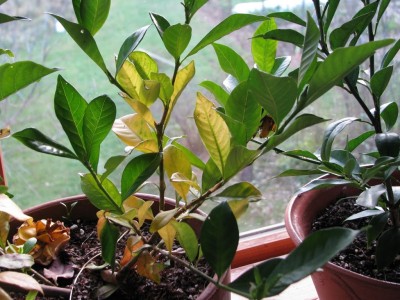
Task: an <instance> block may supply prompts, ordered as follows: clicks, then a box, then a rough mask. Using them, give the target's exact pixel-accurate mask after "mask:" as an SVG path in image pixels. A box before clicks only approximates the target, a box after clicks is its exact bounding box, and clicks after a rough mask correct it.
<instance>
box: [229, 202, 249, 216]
mask: <svg viewBox="0 0 400 300" xmlns="http://www.w3.org/2000/svg"><path fill="white" fill-rule="evenodd" d="M228 204H229V207H230V208H231V210H232V212H233V214H234V215H235V218H236V219H239V218H240V217H241V216H242V215H243V214H244V213H245V212H246V210H247V208H248V207H249V200H248V199H241V200H231V201H228Z"/></svg>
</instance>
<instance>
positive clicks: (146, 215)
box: [138, 201, 154, 227]
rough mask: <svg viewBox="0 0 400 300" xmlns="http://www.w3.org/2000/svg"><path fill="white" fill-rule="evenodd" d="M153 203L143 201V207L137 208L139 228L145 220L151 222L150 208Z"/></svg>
mask: <svg viewBox="0 0 400 300" xmlns="http://www.w3.org/2000/svg"><path fill="white" fill-rule="evenodd" d="M153 203H154V201H145V202H144V203H143V205H142V206H141V207H140V208H139V211H138V221H139V227H142V226H143V223H144V221H145V220H153V219H154V216H153V211H152V210H151V206H152V205H153Z"/></svg>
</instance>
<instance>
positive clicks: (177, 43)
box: [162, 24, 192, 60]
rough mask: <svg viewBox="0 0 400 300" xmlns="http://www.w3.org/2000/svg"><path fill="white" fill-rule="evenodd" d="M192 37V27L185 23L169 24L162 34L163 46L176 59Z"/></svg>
mask: <svg viewBox="0 0 400 300" xmlns="http://www.w3.org/2000/svg"><path fill="white" fill-rule="evenodd" d="M191 38H192V28H191V27H190V26H189V25H187V24H184V25H182V24H176V25H171V26H169V27H168V28H167V29H166V30H165V31H164V34H163V36H162V39H163V42H164V45H165V48H166V49H167V51H168V52H169V53H170V54H171V55H172V57H173V58H175V60H177V59H178V58H179V57H180V56H181V54H182V53H183V51H185V49H186V47H187V46H188V44H189V42H190V39H191Z"/></svg>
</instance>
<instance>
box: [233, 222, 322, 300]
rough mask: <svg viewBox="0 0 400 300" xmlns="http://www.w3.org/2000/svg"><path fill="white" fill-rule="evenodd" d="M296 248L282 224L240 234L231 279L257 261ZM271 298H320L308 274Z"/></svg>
mask: <svg viewBox="0 0 400 300" xmlns="http://www.w3.org/2000/svg"><path fill="white" fill-rule="evenodd" d="M293 249H294V244H293V243H292V241H291V240H290V238H289V235H288V234H287V232H286V229H285V228H284V226H283V224H277V225H274V226H269V227H265V228H261V229H257V230H254V231H251V232H246V233H244V234H243V235H242V236H241V239H240V243H239V247H238V250H237V253H236V256H235V258H234V261H233V263H232V271H231V280H235V279H236V278H237V277H239V276H240V275H241V274H242V273H243V272H245V271H246V270H248V269H249V268H251V267H252V266H254V265H255V264H257V263H259V262H262V261H264V260H267V259H269V258H273V257H277V256H282V255H286V254H288V253H289V252H290V251H292V250H293ZM244 299H245V298H243V297H241V296H238V295H235V294H232V297H231V300H244ZM268 299H269V300H293V299H296V300H317V299H318V296H317V292H316V291H315V288H314V284H313V282H312V280H311V277H307V278H305V279H303V280H301V281H299V282H297V283H295V284H292V285H291V286H290V287H289V288H287V289H286V290H285V291H283V292H282V293H281V294H279V295H278V296H274V297H270V298H268Z"/></svg>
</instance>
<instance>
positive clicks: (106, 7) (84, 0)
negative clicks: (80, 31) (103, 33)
mask: <svg viewBox="0 0 400 300" xmlns="http://www.w3.org/2000/svg"><path fill="white" fill-rule="evenodd" d="M110 6H111V0H81V1H80V22H79V24H81V25H82V26H84V27H85V28H86V29H87V30H89V32H90V33H91V35H92V36H94V35H95V34H96V32H97V31H99V30H100V28H101V27H102V26H103V25H104V23H105V21H106V20H107V17H108V13H109V11H110Z"/></svg>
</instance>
